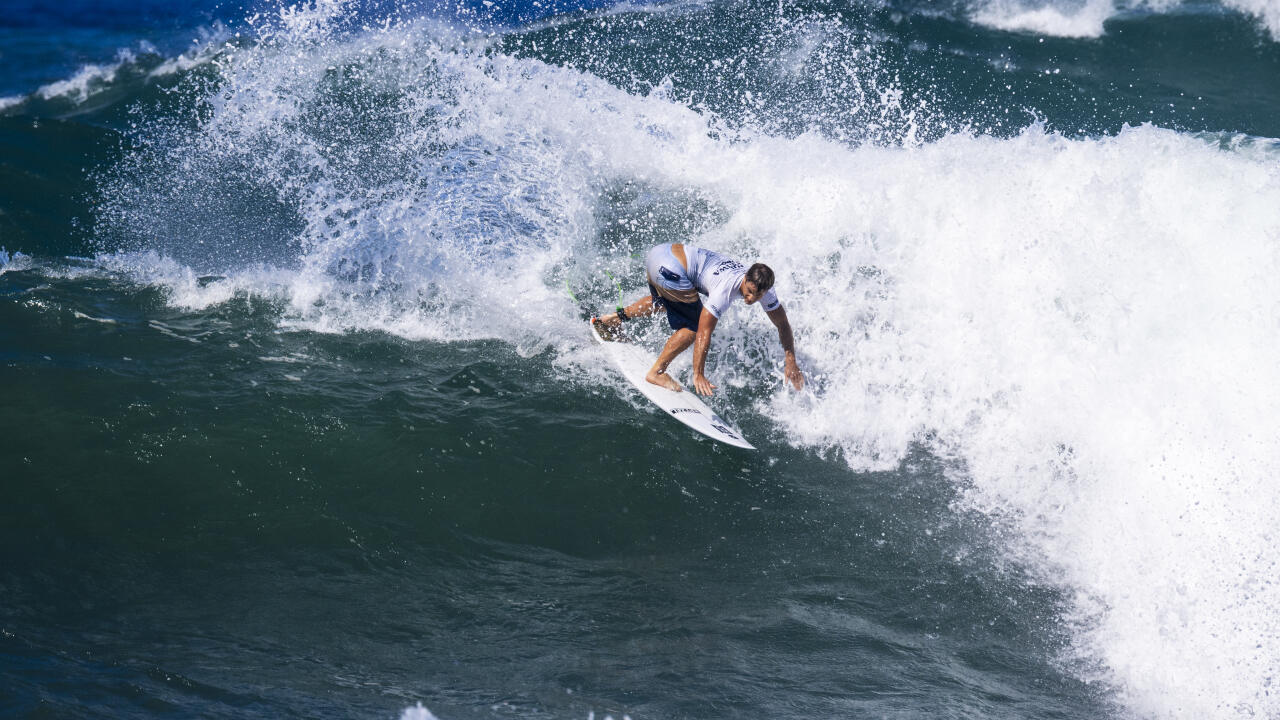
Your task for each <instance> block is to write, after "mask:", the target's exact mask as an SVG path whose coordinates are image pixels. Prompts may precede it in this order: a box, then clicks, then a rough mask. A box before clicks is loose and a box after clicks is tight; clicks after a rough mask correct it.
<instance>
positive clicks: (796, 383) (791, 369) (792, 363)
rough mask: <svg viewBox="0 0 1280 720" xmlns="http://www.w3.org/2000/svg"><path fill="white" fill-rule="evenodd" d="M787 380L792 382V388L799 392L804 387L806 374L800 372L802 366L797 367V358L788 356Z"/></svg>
mask: <svg viewBox="0 0 1280 720" xmlns="http://www.w3.org/2000/svg"><path fill="white" fill-rule="evenodd" d="M784 372H785V374H786V376H787V379H788V380H790V381H791V386H792V387H794V388H795V389H797V390H800V389H801V388H803V387H804V373H802V372H800V366H799V365H796V359H795V356H793V355H791V354H789V353H788V354H787V363H786V370H785V371H784Z"/></svg>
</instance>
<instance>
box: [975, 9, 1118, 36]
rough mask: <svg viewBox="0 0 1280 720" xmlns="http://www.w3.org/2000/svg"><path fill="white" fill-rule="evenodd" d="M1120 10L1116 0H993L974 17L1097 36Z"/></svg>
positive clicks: (997, 24)
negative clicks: (1058, 0)
mask: <svg viewBox="0 0 1280 720" xmlns="http://www.w3.org/2000/svg"><path fill="white" fill-rule="evenodd" d="M1115 13H1116V7H1115V3H1114V2H1113V1H1112V0H1087V1H1086V2H1084V3H1083V4H1079V3H1070V4H1065V6H1062V5H1060V4H1058V3H1052V2H1050V3H1027V2H1023V1H1022V0H990V1H989V2H987V3H986V4H985V5H984V6H982V7H981V8H980V9H978V10H977V11H976V12H974V13H973V14H972V15H971V16H970V19H972V20H973V21H974V22H976V23H978V24H980V25H986V26H987V27H993V28H996V29H997V30H1008V31H1013V32H1035V33H1043V34H1045V35H1053V36H1055V37H1075V38H1094V37H1100V36H1101V35H1102V33H1103V22H1105V21H1106V19H1107V18H1109V17H1111V16H1112V15H1114V14H1115Z"/></svg>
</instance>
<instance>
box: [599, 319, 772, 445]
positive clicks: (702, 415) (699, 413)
mask: <svg viewBox="0 0 1280 720" xmlns="http://www.w3.org/2000/svg"><path fill="white" fill-rule="evenodd" d="M591 336H592V337H594V338H595V339H596V342H598V343H600V344H601V345H604V346H605V350H606V351H607V352H608V353H609V357H611V358H612V359H613V363H614V364H615V365H617V366H618V369H619V370H621V371H622V375H623V377H625V378H626V379H628V380H630V381H631V384H632V385H635V386H636V389H637V390H639V391H640V392H641V393H644V396H645V397H647V398H649V399H650V400H651V401H653V404H654V405H657V406H658V407H660V408H662V410H663V412H665V413H666V414H668V415H670V416H672V417H674V418H675V419H677V420H679V421H680V422H682V423H684V424H685V425H688V426H689V427H691V428H693V429H694V430H697V431H698V432H700V433H702V434H703V435H706V436H707V437H710V438H714V439H716V440H719V441H720V442H722V443H727V444H729V445H733V446H734V447H740V448H746V449H747V450H755V446H754V445H752V444H751V443H749V442H747V441H746V440H745V439H743V437H742V433H740V432H738V429H737V428H735V427H734V426H732V425H730V424H729V423H728V422H726V421H725V419H724V418H722V417H720V416H719V415H717V414H715V413H714V412H712V410H711V408H709V407H707V406H706V404H705V403H703V402H702V401H701V400H699V399H698V395H697V393H695V392H694V391H693V390H692V389H691V388H686V389H685V390H684V391H683V392H676V391H674V390H668V389H666V388H664V387H658V386H657V385H654V384H653V383H651V382H649V381H648V380H645V379H644V376H645V375H646V374H648V372H649V368H650V367H651V366H652V365H653V358H651V357H649V355H648V353H646V352H645V350H644V348H642V347H640V346H638V345H634V344H632V343H628V342H621V341H617V342H612V341H608V340H605V339H604V338H602V337H600V333H598V332H596V328H595V325H594V324H592V325H591Z"/></svg>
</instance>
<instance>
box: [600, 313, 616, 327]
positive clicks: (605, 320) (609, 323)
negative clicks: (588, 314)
mask: <svg viewBox="0 0 1280 720" xmlns="http://www.w3.org/2000/svg"><path fill="white" fill-rule="evenodd" d="M596 321H597V322H599V323H600V324H601V325H604V326H606V327H618V326H619V325H621V324H622V320H620V319H618V313H609V314H608V315H601V316H600V317H598V318H596Z"/></svg>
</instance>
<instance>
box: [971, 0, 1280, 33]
mask: <svg viewBox="0 0 1280 720" xmlns="http://www.w3.org/2000/svg"><path fill="white" fill-rule="evenodd" d="M1222 7H1223V8H1225V9H1228V10H1234V11H1236V12H1240V13H1242V14H1244V15H1247V16H1249V17H1252V18H1254V19H1256V20H1257V21H1258V23H1259V24H1260V25H1261V26H1262V28H1263V29H1265V30H1266V31H1267V32H1268V33H1270V35H1271V37H1272V39H1274V40H1280V3H1275V2H1272V1H1271V0H1223V2H1222ZM1129 12H1149V13H1170V12H1185V9H1184V6H1183V5H1182V3H1180V2H1178V1H1177V0H1138V1H1137V2H1134V3H1117V2H1116V0H982V1H981V3H980V4H979V5H978V6H976V7H975V8H974V9H973V10H972V11H971V12H970V14H969V18H970V20H972V21H973V22H975V23H978V24H979V25H985V26H987V27H991V28H995V29H997V30H1007V31H1010V32H1032V33H1040V34H1043V35H1050V36H1053V37H1067V38H1097V37H1101V36H1102V35H1103V34H1104V32H1105V27H1104V25H1105V23H1106V21H1107V20H1108V19H1110V18H1113V17H1116V16H1118V15H1121V14H1124V13H1129Z"/></svg>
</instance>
